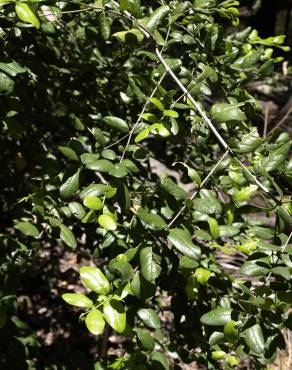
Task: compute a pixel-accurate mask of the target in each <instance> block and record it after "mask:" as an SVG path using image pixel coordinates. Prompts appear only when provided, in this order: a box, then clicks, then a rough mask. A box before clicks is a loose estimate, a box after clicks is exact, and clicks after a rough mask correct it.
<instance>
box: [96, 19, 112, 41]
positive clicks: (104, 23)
mask: <svg viewBox="0 0 292 370" xmlns="http://www.w3.org/2000/svg"><path fill="white" fill-rule="evenodd" d="M98 23H99V29H100V33H101V36H102V38H103V40H105V41H106V40H108V39H109V38H110V35H111V27H110V23H109V20H108V18H107V16H106V14H105V13H104V12H103V13H101V14H99V16H98Z"/></svg>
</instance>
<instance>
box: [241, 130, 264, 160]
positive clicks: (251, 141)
mask: <svg viewBox="0 0 292 370" xmlns="http://www.w3.org/2000/svg"><path fill="white" fill-rule="evenodd" d="M263 142H264V139H262V138H261V137H259V134H258V131H257V129H256V128H255V127H254V128H251V130H250V132H249V133H248V134H246V135H243V136H242V138H241V142H240V143H238V144H237V145H236V147H237V148H238V149H237V150H236V151H237V152H238V153H241V154H246V153H251V152H254V151H255V150H256V149H257V148H258V147H259V146H260V145H261V144H262V143H263Z"/></svg>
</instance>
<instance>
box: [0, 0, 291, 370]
mask: <svg viewBox="0 0 292 370" xmlns="http://www.w3.org/2000/svg"><path fill="white" fill-rule="evenodd" d="M238 5H239V2H238V1H234V0H227V1H222V2H221V1H217V0H212V1H211V0H210V1H201V0H196V1H193V2H190V1H178V0H173V1H170V2H168V4H167V5H166V4H165V2H159V1H153V2H151V4H148V3H147V2H145V1H141V2H140V0H126V1H120V2H119V3H118V2H116V1H111V0H110V1H101V0H99V1H95V2H92V1H85V2H84V3H82V2H80V1H77V0H76V1H72V2H54V1H42V2H39V1H32V2H27V3H26V2H20V1H17V2H15V1H5V2H1V8H0V14H1V22H2V23H1V24H3V26H1V32H0V37H1V44H2V49H3V57H2V59H1V61H0V69H1V73H0V93H1V95H2V111H1V115H2V121H3V125H2V128H1V136H0V140H1V144H3V163H4V162H5V163H6V167H7V168H5V169H4V170H3V171H2V173H1V175H0V180H1V186H2V192H1V195H0V199H1V202H2V203H3V213H5V217H7V220H9V221H8V224H9V225H8V226H7V230H6V231H5V232H3V234H1V235H0V246H1V248H0V258H1V259H0V271H1V282H0V293H1V298H0V336H1V337H2V335H3V338H5V337H6V336H7V338H12V339H13V338H14V339H13V340H15V338H25V339H23V340H22V341H21V346H22V347H21V348H22V352H21V353H23V358H22V359H21V361H19V362H18V365H17V367H16V365H14V364H13V359H12V358H11V356H9V353H8V355H7V356H6V355H5V356H4V358H3V364H4V366H6V369H7V368H16V369H18V368H19V369H24V368H29V369H35V368H41V367H42V364H40V363H38V362H39V361H40V360H39V358H38V355H36V354H34V355H30V351H33V349H32V348H34V347H36V346H38V343H37V340H36V339H35V338H34V336H33V334H31V333H30V330H29V328H26V329H25V330H24V329H20V325H18V326H17V324H15V322H16V320H17V319H16V316H15V313H17V304H16V299H15V295H17V294H18V292H19V291H20V285H21V280H22V279H23V278H24V277H25V276H26V275H29V274H31V271H30V269H31V266H34V263H35V258H37V257H38V255H40V254H41V252H42V250H43V248H45V246H44V245H47V246H49V248H51V249H52V250H54V249H55V248H61V246H63V247H64V248H66V249H67V247H68V248H69V249H70V248H71V249H73V252H74V253H76V255H78V256H80V255H82V254H83V253H87V255H90V256H91V259H92V263H91V264H90V265H88V266H83V267H81V268H80V271H79V272H80V274H79V275H80V276H79V277H80V281H81V282H82V283H83V285H84V287H83V289H87V290H89V292H88V297H87V295H86V293H79V292H78V291H79V289H80V288H78V289H77V288H76V292H75V291H72V290H71V291H69V292H67V291H66V292H65V289H64V294H63V295H62V297H63V301H64V302H63V301H62V304H63V306H62V307H63V309H64V310H66V309H67V310H68V311H67V312H73V310H74V308H73V307H69V308H67V306H66V303H68V304H69V305H71V306H74V307H75V310H78V312H79V310H80V309H81V313H80V321H84V322H85V325H84V328H85V330H86V328H87V329H88V331H89V332H90V333H92V334H93V335H97V336H98V335H103V337H104V340H106V338H107V336H108V331H109V330H112V331H114V332H116V333H118V334H119V335H120V336H123V337H124V340H125V342H123V343H122V346H123V347H124V351H125V353H126V354H125V356H123V357H117V358H115V359H113V358H110V357H107V356H106V357H105V358H103V359H101V361H100V362H99V363H96V364H95V368H96V369H103V368H107V369H129V370H131V369H133V370H134V369H135V370H136V369H141V370H147V369H158V370H162V369H166V370H167V369H180V366H181V365H182V363H185V364H188V363H190V362H192V361H197V362H198V363H200V364H201V365H203V366H206V367H207V368H208V369H218V368H219V367H221V368H224V369H232V368H233V367H236V366H237V365H238V364H239V363H240V361H241V360H243V359H246V358H247V357H248V358H249V359H250V360H251V361H252V363H253V366H254V369H265V368H266V365H267V364H268V363H270V362H272V361H273V360H274V357H275V353H276V349H277V348H281V346H282V343H283V334H282V331H283V330H284V329H285V328H289V327H290V326H291V320H290V321H289V317H288V314H289V309H290V308H291V304H292V302H291V297H290V295H289V294H290V292H291V271H292V262H291V253H292V249H291V234H290V231H289V227H290V226H291V218H292V216H291V214H292V212H291V211H292V205H291V192H289V189H290V188H291V184H292V174H291V167H292V165H291V159H290V153H291V140H290V137H289V135H288V134H287V133H284V132H282V131H281V130H280V129H277V130H275V131H274V132H273V134H272V135H269V136H267V137H265V138H262V137H260V135H259V133H258V130H257V128H256V127H254V126H253V125H252V124H253V122H255V121H256V118H257V117H258V116H259V113H260V108H259V104H258V102H257V101H256V97H254V96H252V95H251V94H250V93H249V92H248V87H249V85H250V83H251V82H254V81H257V80H260V79H261V78H263V77H264V76H266V75H268V74H270V73H272V70H273V67H274V65H276V64H277V63H278V62H279V61H281V60H282V59H283V57H281V56H276V57H273V50H274V48H277V49H279V50H281V51H283V50H284V51H285V50H287V48H286V47H285V46H283V43H284V37H281V36H278V37H270V38H268V39H261V38H260V37H259V36H258V34H257V33H256V31H253V30H251V29H247V30H243V31H242V32H235V33H231V30H230V32H225V30H224V29H226V28H227V25H228V24H230V23H232V24H233V25H236V24H237V23H238ZM156 48H158V49H156ZM157 50H160V51H161V53H162V59H161V58H160V57H159V55H160V54H159V52H157ZM165 68H166V69H167V71H166V72H165ZM181 84H182V85H183V86H185V88H186V89H187V91H188V92H189V94H186V91H185V90H184V89H183V88H182V86H181ZM193 100H194V101H195V103H196V104H194V103H193ZM222 144H223V145H222ZM225 144H226V145H225ZM174 165H175V166H174ZM189 189H191V190H189ZM11 221H13V222H11ZM6 222H7V221H6ZM13 223H14V225H15V226H14V228H11V225H12V224H13ZM11 229H12V230H11ZM85 251H86V252H85ZM222 256H224V257H226V258H230V259H231V260H232V258H233V257H234V258H236V257H238V256H240V266H239V267H238V269H237V274H232V271H229V269H228V267H227V268H226V265H225V264H224V261H223V262H222ZM78 261H79V260H78ZM94 264H96V265H97V266H98V267H94V266H93V265H94ZM32 270H33V268H32ZM46 276H47V275H46ZM60 279H61V277H59V276H57V277H54V280H53V283H51V282H49V281H48V285H50V286H52V285H55V284H56V282H57V281H58V280H60ZM48 280H50V277H48ZM82 310H83V311H82ZM68 321H69V319H68ZM12 328H13V329H12ZM84 328H83V327H79V328H78V330H80V332H82V331H83V332H84ZM7 333H8V334H7ZM27 338H29V339H27ZM12 339H11V340H12ZM81 340H82V339H80V341H81ZM13 343H14V342H13ZM14 347H15V346H12V348H14ZM3 348H4V345H3ZM15 348H17V347H15ZM154 348H155V351H154ZM0 349H2V348H1V345H0ZM16 352H17V351H16ZM1 353H6V351H5V348H4V350H3V351H1ZM1 361H2V359H1ZM11 361H12V362H11ZM11 364H12V365H11ZM23 364H25V365H23ZM1 366H2V363H1V364H0V368H1ZM24 366H25V367H24ZM52 366H53V367H48V368H50V369H51V368H57V367H56V366H57V365H56V366H55V365H52ZM65 366H66V365H64V367H62V369H63V368H64V369H67V368H68V369H69V368H70V369H72V368H73V367H72V366H73V365H71V367H70V365H68V367H65ZM74 366H75V365H74ZM76 366H77V365H76ZM4 368H5V367H4ZM80 368H82V366H80ZM84 368H85V367H84ZM91 368H92V366H91Z"/></svg>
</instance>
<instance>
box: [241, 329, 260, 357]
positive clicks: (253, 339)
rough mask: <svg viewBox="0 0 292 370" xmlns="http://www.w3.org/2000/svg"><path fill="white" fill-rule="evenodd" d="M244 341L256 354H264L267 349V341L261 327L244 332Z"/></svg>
mask: <svg viewBox="0 0 292 370" xmlns="http://www.w3.org/2000/svg"><path fill="white" fill-rule="evenodd" d="M243 334H244V340H245V342H246V344H247V345H248V346H249V348H250V349H251V350H252V351H253V352H255V353H259V354H260V353H263V351H264V348H265V340H264V336H263V332H262V329H261V327H260V325H258V324H256V325H254V326H252V327H250V328H248V329H246V330H245V331H244V332H243Z"/></svg>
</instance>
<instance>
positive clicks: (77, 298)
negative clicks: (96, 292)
mask: <svg viewBox="0 0 292 370" xmlns="http://www.w3.org/2000/svg"><path fill="white" fill-rule="evenodd" d="M62 298H63V299H64V301H65V302H67V303H68V304H70V305H72V306H76V307H82V308H90V307H92V306H93V302H92V300H91V299H89V298H87V297H86V296H85V295H84V294H82V293H65V294H63V295H62Z"/></svg>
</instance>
